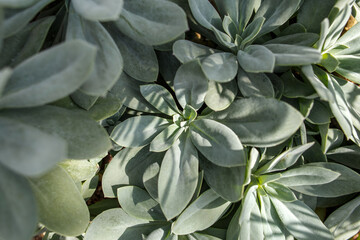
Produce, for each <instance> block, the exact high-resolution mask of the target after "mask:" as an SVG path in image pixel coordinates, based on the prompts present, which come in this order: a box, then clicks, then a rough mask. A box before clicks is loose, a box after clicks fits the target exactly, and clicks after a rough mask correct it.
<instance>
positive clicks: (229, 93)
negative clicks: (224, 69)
mask: <svg viewBox="0 0 360 240" xmlns="http://www.w3.org/2000/svg"><path fill="white" fill-rule="evenodd" d="M237 93H238V88H237V86H236V82H235V81H230V82H227V83H218V82H215V81H209V84H208V90H207V92H206V96H205V103H206V105H207V106H208V107H209V108H211V109H212V110H214V111H221V110H224V109H226V108H227V107H229V106H230V104H231V103H232V102H233V101H234V100H235V97H236V95H237Z"/></svg>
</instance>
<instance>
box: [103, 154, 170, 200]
mask: <svg viewBox="0 0 360 240" xmlns="http://www.w3.org/2000/svg"><path fill="white" fill-rule="evenodd" d="M163 157H164V153H154V152H150V151H149V147H139V148H125V149H123V150H121V151H120V152H118V153H117V154H116V155H115V156H114V157H113V159H112V160H111V162H110V163H109V165H108V167H107V168H106V170H105V172H104V175H103V179H102V188H103V192H104V195H105V197H109V198H114V197H115V196H116V191H117V188H119V187H121V186H126V185H133V186H138V187H144V184H143V174H144V172H145V170H146V169H147V168H148V166H150V165H151V164H153V163H154V162H157V163H160V162H161V160H162V159H163Z"/></svg>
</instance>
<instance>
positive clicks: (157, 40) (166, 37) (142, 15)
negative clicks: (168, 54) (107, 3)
mask: <svg viewBox="0 0 360 240" xmlns="http://www.w3.org/2000/svg"><path fill="white" fill-rule="evenodd" d="M115 24H116V25H117V26H118V28H119V29H120V30H121V32H123V33H124V34H126V35H127V36H129V37H130V38H132V39H134V40H135V41H138V42H141V43H143V44H145V45H160V44H163V43H166V42H170V41H171V40H174V39H176V38H177V37H178V36H180V35H181V34H183V33H184V32H185V31H186V30H188V25H187V20H186V15H185V12H184V11H183V10H182V8H181V7H180V6H178V5H177V4H175V3H172V2H169V1H165V0H153V1H146V0H124V6H123V9H122V11H121V14H120V18H119V19H118V20H116V21H115Z"/></svg>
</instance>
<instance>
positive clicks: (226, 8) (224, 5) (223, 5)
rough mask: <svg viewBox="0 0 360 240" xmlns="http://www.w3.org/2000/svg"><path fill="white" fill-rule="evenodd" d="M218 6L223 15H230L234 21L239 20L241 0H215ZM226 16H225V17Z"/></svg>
mask: <svg viewBox="0 0 360 240" xmlns="http://www.w3.org/2000/svg"><path fill="white" fill-rule="evenodd" d="M214 2H215V3H216V8H217V9H218V11H219V12H220V14H221V16H225V17H226V15H228V16H229V17H230V19H232V21H234V22H236V23H237V22H238V21H239V11H238V9H239V2H241V1H239V0H235V1H233V0H215V1H214ZM225 17H224V18H225Z"/></svg>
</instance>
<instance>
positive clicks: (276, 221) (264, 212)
mask: <svg viewBox="0 0 360 240" xmlns="http://www.w3.org/2000/svg"><path fill="white" fill-rule="evenodd" d="M259 202H260V212H261V222H262V225H263V231H264V238H265V239H272V240H285V239H286V237H285V234H286V233H287V231H286V229H285V227H284V225H283V224H282V222H281V220H280V218H279V217H278V215H277V213H276V211H275V209H274V207H273V206H272V205H271V201H270V198H269V197H268V196H266V195H261V196H260V197H259Z"/></svg>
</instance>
